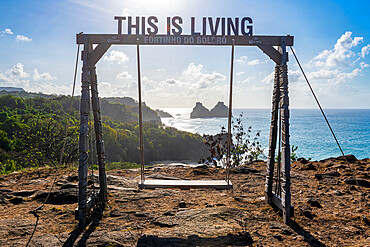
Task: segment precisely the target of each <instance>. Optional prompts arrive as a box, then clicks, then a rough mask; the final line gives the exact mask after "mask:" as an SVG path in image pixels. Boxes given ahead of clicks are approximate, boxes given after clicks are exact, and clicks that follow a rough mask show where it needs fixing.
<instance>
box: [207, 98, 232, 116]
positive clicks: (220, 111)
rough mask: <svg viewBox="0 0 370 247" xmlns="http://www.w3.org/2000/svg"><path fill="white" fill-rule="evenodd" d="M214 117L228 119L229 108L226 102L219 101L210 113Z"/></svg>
mask: <svg viewBox="0 0 370 247" xmlns="http://www.w3.org/2000/svg"><path fill="white" fill-rule="evenodd" d="M210 113H211V116H212V117H227V116H228V115H229V108H228V107H227V106H226V105H225V104H224V102H222V101H219V102H218V103H217V105H215V107H213V108H212V110H211V111H210Z"/></svg>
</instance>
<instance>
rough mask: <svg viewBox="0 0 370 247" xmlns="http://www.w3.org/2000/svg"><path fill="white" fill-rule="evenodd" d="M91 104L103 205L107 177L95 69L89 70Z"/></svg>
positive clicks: (105, 195) (105, 198) (105, 199)
mask: <svg viewBox="0 0 370 247" xmlns="http://www.w3.org/2000/svg"><path fill="white" fill-rule="evenodd" d="M91 102H92V110H93V115H94V129H95V136H96V155H97V159H98V165H99V188H100V191H99V196H100V199H101V202H102V203H103V205H105V203H106V202H107V191H108V189H107V177H106V175H105V149H104V141H103V127H102V122H101V116H100V101H99V93H98V79H97V75H96V68H95V67H94V68H92V69H91Z"/></svg>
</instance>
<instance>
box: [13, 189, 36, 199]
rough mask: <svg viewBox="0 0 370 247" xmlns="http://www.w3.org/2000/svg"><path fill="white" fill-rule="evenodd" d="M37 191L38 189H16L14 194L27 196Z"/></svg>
mask: <svg viewBox="0 0 370 247" xmlns="http://www.w3.org/2000/svg"><path fill="white" fill-rule="evenodd" d="M35 193H36V190H21V191H14V192H13V193H12V194H13V195H14V196H21V197H27V196H32V195H33V194H35Z"/></svg>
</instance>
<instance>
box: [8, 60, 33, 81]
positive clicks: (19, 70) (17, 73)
mask: <svg viewBox="0 0 370 247" xmlns="http://www.w3.org/2000/svg"><path fill="white" fill-rule="evenodd" d="M23 67H24V65H23V64H21V63H17V64H16V65H14V66H13V68H11V69H9V70H7V71H6V74H8V75H10V76H11V77H16V78H26V77H28V76H29V74H28V73H27V72H25V71H24V69H23Z"/></svg>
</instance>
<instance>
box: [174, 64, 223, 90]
mask: <svg viewBox="0 0 370 247" xmlns="http://www.w3.org/2000/svg"><path fill="white" fill-rule="evenodd" d="M202 70H203V65H202V64H198V65H195V64H194V62H192V63H190V64H189V65H188V67H187V68H186V69H185V70H184V71H183V72H182V76H181V78H180V80H181V81H183V82H184V83H187V84H190V85H191V86H192V87H195V88H199V89H203V88H207V87H209V86H211V85H213V84H214V83H215V82H217V81H222V80H225V79H226V76H224V75H223V74H221V73H218V72H216V71H213V72H212V73H210V74H209V73H203V72H202Z"/></svg>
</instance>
